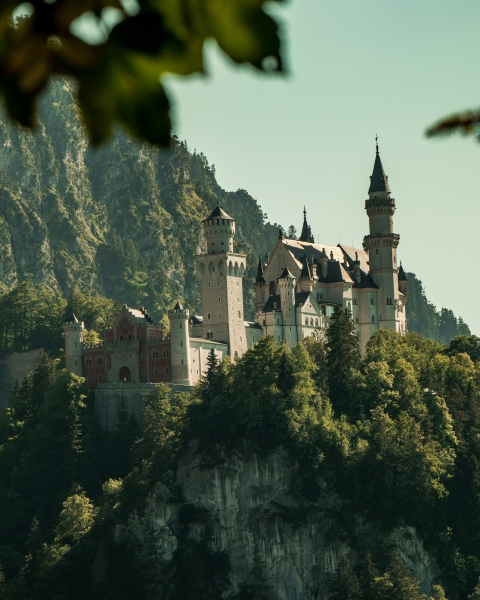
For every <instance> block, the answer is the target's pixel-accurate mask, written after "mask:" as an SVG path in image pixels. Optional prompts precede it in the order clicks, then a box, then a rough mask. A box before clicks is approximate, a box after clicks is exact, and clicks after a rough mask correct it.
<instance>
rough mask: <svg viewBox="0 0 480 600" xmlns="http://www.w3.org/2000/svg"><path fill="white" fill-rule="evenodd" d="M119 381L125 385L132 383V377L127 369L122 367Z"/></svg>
mask: <svg viewBox="0 0 480 600" xmlns="http://www.w3.org/2000/svg"><path fill="white" fill-rule="evenodd" d="M120 381H124V382H125V383H130V382H131V381H132V375H131V373H130V369H129V368H128V367H122V368H121V369H120Z"/></svg>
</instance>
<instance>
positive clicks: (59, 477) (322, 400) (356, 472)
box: [0, 310, 480, 600]
mask: <svg viewBox="0 0 480 600" xmlns="http://www.w3.org/2000/svg"><path fill="white" fill-rule="evenodd" d="M330 327H331V330H330V332H331V333H333V332H334V331H335V332H336V338H335V339H334V337H333V335H330V336H328V335H327V340H326V342H325V343H323V342H321V341H319V340H316V339H314V338H307V339H306V340H305V341H304V342H303V343H302V344H298V345H297V346H295V347H294V348H292V349H290V348H288V347H287V346H285V345H282V346H280V347H278V346H277V345H276V344H275V342H274V340H273V339H272V338H270V337H266V338H262V339H261V340H260V341H259V342H258V343H257V344H256V345H255V346H254V347H253V348H251V349H250V350H249V351H248V352H247V353H246V354H245V355H244V356H243V357H242V358H241V359H239V360H237V361H236V362H235V363H232V362H230V361H229V360H226V361H225V362H223V363H222V364H219V363H218V361H217V359H216V358H215V355H214V353H211V355H210V356H209V369H208V372H207V374H206V376H205V377H204V379H203V380H202V382H201V383H200V384H199V385H198V386H197V387H196V388H195V389H194V391H193V392H192V393H190V394H176V395H171V394H170V392H169V389H168V388H167V387H166V386H163V385H160V386H157V387H156V388H155V390H154V391H153V392H152V393H151V394H150V395H149V396H148V397H147V398H146V406H145V422H144V429H143V432H142V433H141V434H139V433H138V431H137V429H136V424H135V423H134V422H132V420H131V419H130V418H129V417H128V415H127V413H126V410H125V406H124V405H120V408H119V425H118V428H117V431H116V432H114V433H107V432H102V431H99V430H98V429H97V427H96V424H95V421H94V419H93V415H92V404H91V400H90V399H88V398H86V397H85V395H84V393H83V391H82V386H81V383H80V380H79V379H77V378H75V377H74V376H72V375H67V374H65V373H63V372H62V371H61V370H59V367H58V365H57V364H56V363H55V362H52V361H51V360H50V359H48V358H47V357H46V355H43V356H42V359H41V361H40V364H39V367H38V368H37V370H36V371H35V372H34V373H32V374H31V375H30V376H29V377H27V379H26V380H25V381H24V382H23V383H22V384H21V385H17V386H16V387H15V389H14V391H13V393H12V397H11V403H10V406H9V407H8V408H7V409H5V410H4V411H3V412H2V414H1V418H0V490H1V496H0V505H1V510H0V540H2V543H1V547H0V562H1V563H2V565H3V571H4V574H5V582H4V583H3V588H2V589H3V592H2V593H3V595H4V597H5V598H11V599H19V598H22V599H23V598H25V599H27V600H28V599H29V598H32V600H33V599H34V598H39V597H50V596H51V595H52V593H53V592H52V590H53V589H55V593H56V594H59V595H60V596H62V595H63V596H65V597H68V598H72V599H76V598H78V599H80V598H82V599H83V598H85V597H91V598H118V599H122V598H125V599H126V598H129V597H132V596H131V594H132V589H133V588H132V586H133V585H136V586H137V587H136V590H137V591H136V592H135V593H136V596H135V597H138V598H141V597H143V596H142V594H143V591H142V590H146V589H148V586H150V585H152V581H157V582H158V581H161V582H163V583H162V584H161V585H160V584H158V585H160V587H158V585H157V584H155V585H157V592H158V594H160V596H159V597H161V598H163V599H165V600H167V599H168V600H179V599H180V598H188V597H191V598H195V599H196V600H201V599H203V598H205V599H207V598H208V599H212V598H220V597H221V596H222V593H223V592H224V591H225V590H226V589H227V587H228V571H229V567H228V557H226V556H224V555H222V554H214V553H212V552H211V550H210V549H209V546H208V539H205V540H201V541H198V542H194V541H192V540H191V539H189V538H188V536H186V531H187V529H188V528H187V527H185V532H184V533H182V531H183V530H182V531H180V532H179V537H178V539H179V545H178V548H177V550H176V551H175V553H174V559H173V560H172V561H171V562H170V563H169V564H168V568H167V567H164V566H161V565H160V566H159V565H158V564H151V563H150V562H149V561H148V560H145V559H142V558H141V556H142V554H141V552H140V554H139V553H138V549H137V551H136V550H135V543H134V538H132V536H131V535H130V534H129V515H131V514H132V511H134V510H137V511H141V510H142V509H143V507H144V506H145V501H146V498H147V497H148V494H149V492H150V491H151V490H152V489H153V486H154V485H155V484H156V482H159V481H160V482H162V483H163V484H164V485H166V486H168V488H169V489H170V490H171V492H170V493H172V494H176V495H178V497H179V498H181V493H182V492H181V489H177V487H176V485H175V472H176V468H177V465H178V461H179V460H181V458H182V456H185V454H187V455H188V454H189V453H192V452H194V453H195V454H196V456H198V457H201V458H202V461H203V464H204V466H205V468H208V467H209V465H212V464H216V463H218V462H219V461H220V462H222V461H224V460H225V459H226V458H227V457H228V456H229V455H230V454H231V453H238V452H242V453H252V452H253V453H257V454H259V455H264V456H267V455H268V454H270V453H271V452H273V451H275V450H277V449H283V451H284V452H285V453H287V455H289V456H290V457H291V459H292V460H293V461H294V462H295V463H296V464H297V469H296V471H295V476H294V479H295V480H294V481H292V491H293V490H296V491H295V493H296V494H298V493H299V494H301V496H302V497H303V499H304V503H306V504H305V506H306V507H307V508H306V509H305V514H303V516H302V519H305V518H307V517H308V514H309V510H312V511H313V512H312V515H314V514H317V512H318V510H319V509H321V511H323V514H324V516H326V517H328V519H329V521H330V522H331V524H332V525H331V531H330V534H329V535H331V536H332V539H338V538H340V539H343V540H345V541H347V542H348V543H350V545H351V547H356V548H357V552H360V554H362V552H363V554H364V555H365V556H367V554H368V553H370V555H371V558H368V560H367V558H365V559H362V560H360V561H357V562H356V563H352V564H353V566H351V564H350V562H349V561H348V560H347V559H346V558H345V559H344V560H343V561H342V563H341V564H340V565H339V567H338V570H337V574H336V575H335V577H334V578H333V579H332V581H331V593H332V594H333V598H337V597H338V598H341V597H343V598H347V597H351V598H354V599H356V600H366V599H367V598H378V599H379V600H380V598H382V600H385V599H387V598H388V599H391V600H397V599H398V600H404V599H405V600H406V599H407V598H409V599H417V598H418V599H419V600H420V599H421V598H422V596H421V594H420V593H419V591H418V584H417V583H416V582H415V580H414V578H413V576H412V574H411V573H410V572H409V571H408V569H407V568H406V567H405V566H404V565H403V563H401V561H399V559H398V556H392V555H391V552H390V551H389V549H388V547H386V546H385V541H384V540H386V539H387V538H388V536H387V533H388V532H389V531H391V530H392V529H393V528H395V527H398V526H412V527H415V528H416V531H417V533H418V535H419V536H420V537H421V539H422V540H423V542H424V544H425V547H426V548H427V549H428V551H429V552H430V553H431V554H432V555H434V556H435V557H436V559H437V561H438V563H439V565H440V567H441V570H442V575H441V578H440V579H441V581H439V582H437V584H438V585H437V587H436V588H434V590H433V592H432V594H433V598H435V600H441V599H442V598H446V597H448V598H450V599H451V600H453V599H455V600H467V598H468V597H469V595H471V598H476V596H475V594H478V589H480V587H478V586H477V581H478V578H479V576H480V445H479V442H478V440H479V439H480V362H479V361H478V359H479V351H478V344H479V340H478V339H477V338H475V337H473V336H463V337H457V338H455V339H454V340H453V341H452V343H451V344H450V346H448V347H445V346H441V345H439V344H438V343H437V342H435V341H434V340H431V339H426V338H424V337H422V336H420V335H419V334H416V333H410V334H407V335H405V336H400V335H398V334H397V333H395V332H393V331H380V332H377V334H375V336H374V337H373V338H372V340H371V341H370V343H369V345H368V349H367V352H366V354H365V356H364V357H363V358H362V357H360V356H359V355H358V353H357V352H356V348H355V345H354V344H352V343H351V341H352V339H353V337H352V334H351V316H350V314H349V313H343V312H342V311H341V310H337V311H335V313H334V315H333V317H332V318H331V325H330ZM341 365H343V367H342V369H343V370H342V371H341V378H342V385H341V387H338V381H337V380H336V379H335V376H334V374H335V373H338V372H339V371H338V369H339V368H340V366H341ZM321 482H323V483H322V484H321V485H320V483H321ZM309 506H310V507H311V508H308V507H309ZM315 511H317V512H315ZM287 512H288V511H286V513H287ZM286 513H285V514H286ZM203 518H204V515H203V514H202V512H201V511H199V509H197V508H195V507H194V506H189V505H184V506H183V507H182V513H181V522H182V523H185V526H186V525H187V524H188V523H189V522H201V520H202V519H203ZM281 518H291V516H290V517H287V516H285V517H281ZM322 518H324V517H322ZM358 519H360V520H362V521H364V522H365V523H368V524H369V526H370V527H371V528H373V529H371V532H372V534H371V535H370V536H369V537H368V540H367V539H365V540H363V541H362V540H359V539H358V537H356V528H357V524H358ZM292 522H293V521H292ZM375 531H376V532H377V534H376V535H375V534H373V532H375ZM359 544H360V547H359ZM362 544H363V546H362ZM260 559H261V557H260ZM159 569H160V571H159ZM187 574H189V575H190V574H191V577H188V576H187ZM134 582H135V583H134ZM139 582H140V583H139ZM189 582H190V583H189ZM251 585H252V584H251V583H249V584H248V585H247V583H245V584H244V585H242V586H241V589H240V591H239V593H238V598H246V597H249V594H251V593H252V590H251ZM249 586H250V587H249ZM255 586H256V587H255ZM342 586H343V587H342ZM345 586H347V587H345ZM348 586H350V587H348ZM362 586H363V587H362ZM369 586H370V587H369ZM476 586H477V587H476ZM254 587H255V589H257V591H258V594H259V596H258V597H262V598H268V597H269V596H268V585H267V584H266V583H265V581H263V580H262V576H261V569H260V568H259V574H258V585H257V584H254ZM347 588H348V590H350V591H348V590H347V591H348V594H350V595H348V594H347V595H345V594H346V593H347V592H345V589H347ZM252 589H253V588H252ZM368 589H370V591H368ZM443 589H444V590H445V593H444V592H443ZM342 590H343V591H342ZM365 590H367V591H365ZM475 590H477V591H475ZM335 594H336V595H335ZM342 594H343V596H342ZM409 594H410V595H409Z"/></svg>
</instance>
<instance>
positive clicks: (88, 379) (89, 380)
mask: <svg viewBox="0 0 480 600" xmlns="http://www.w3.org/2000/svg"><path fill="white" fill-rule="evenodd" d="M87 381H88V383H90V382H91V381H92V378H91V377H90V375H89V376H88V377H87Z"/></svg>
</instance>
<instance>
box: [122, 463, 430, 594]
mask: <svg viewBox="0 0 480 600" xmlns="http://www.w3.org/2000/svg"><path fill="white" fill-rule="evenodd" d="M294 474H295V466H294V465H292V464H291V463H290V462H289V460H288V458H287V457H286V456H285V455H284V454H283V453H282V452H276V453H274V454H272V455H271V456H269V457H268V458H260V457H258V456H257V455H255V454H251V455H249V456H240V455H239V456H236V457H232V458H230V459H229V460H228V461H227V462H226V463H225V464H223V465H221V466H215V467H210V468H202V467H201V465H200V464H199V461H198V459H197V460H196V459H195V458H193V460H192V457H189V458H188V459H184V460H183V461H182V462H181V464H180V466H179V469H178V472H177V477H176V481H175V483H174V485H172V489H176V490H177V492H176V495H174V494H172V491H171V490H170V489H168V488H167V487H165V486H164V485H162V484H160V483H159V484H157V485H156V487H155V492H154V493H153V494H152V495H151V497H150V498H149V502H148V505H147V508H146V510H145V512H144V514H142V515H137V514H136V513H135V514H134V515H133V516H132V518H131V520H130V524H129V527H128V528H127V532H126V533H127V534H128V533H130V534H131V535H132V536H133V538H134V539H136V541H137V547H138V552H139V554H140V555H141V556H142V558H143V561H144V562H146V563H150V564H151V565H152V567H151V569H152V570H153V571H155V577H152V581H154V583H153V584H152V586H151V590H150V592H151V593H150V597H151V598H152V599H154V598H157V597H160V595H161V593H160V590H161V587H162V585H164V580H165V573H166V572H167V571H168V569H169V564H170V563H171V561H172V560H174V557H175V555H176V554H178V552H179V551H181V550H182V545H185V540H186V539H187V540H188V539H189V540H196V541H197V542H199V543H202V542H203V543H205V545H206V547H207V548H208V550H209V551H210V552H213V553H214V554H215V555H216V556H217V557H219V561H220V557H222V556H223V557H225V555H226V557H228V560H227V564H228V573H227V574H226V578H227V579H228V581H229V583H228V585H227V589H226V590H225V592H224V594H225V596H226V597H230V596H229V594H234V593H237V592H239V590H241V589H242V587H243V589H246V588H248V586H257V587H258V585H259V581H261V585H262V586H263V587H264V588H265V592H266V594H267V596H268V597H269V598H272V599H275V600H300V599H302V600H307V599H308V600H310V599H311V600H316V599H319V598H325V597H327V596H328V593H327V586H328V583H329V580H330V578H331V575H332V573H333V572H334V571H335V569H336V567H337V565H338V563H339V560H340V558H341V557H342V556H343V555H344V554H346V553H349V555H350V557H351V558H352V559H353V560H354V561H355V560H356V559H357V558H358V557H357V556H356V552H355V547H356V543H357V542H360V543H361V545H362V546H364V547H365V546H367V547H368V546H369V545H374V544H375V537H376V536H375V532H374V531H373V530H372V528H371V527H369V526H367V525H365V524H363V523H362V522H361V520H358V522H357V524H356V526H355V540H353V543H352V540H350V542H348V541H346V540H345V538H344V536H342V535H340V534H339V531H338V530H335V523H334V520H332V518H331V517H329V516H328V514H329V508H331V507H332V506H333V505H335V504H336V503H337V500H336V499H334V498H332V497H331V496H330V497H328V498H323V500H321V501H320V502H318V503H315V504H307V503H306V502H305V500H304V499H302V497H301V496H300V495H299V494H296V493H295V491H294V488H293V487H292V482H293V481H294ZM178 490H180V492H179V491H178ZM123 535H125V531H124V530H123V528H121V529H120V530H119V531H117V536H120V537H121V536H123ZM381 543H382V544H383V547H384V548H387V549H397V550H398V551H399V552H400V555H401V557H402V558H403V560H404V562H405V563H406V564H407V565H408V566H409V567H410V568H411V569H412V571H413V573H414V574H415V577H416V578H417V580H418V581H419V582H420V583H421V588H422V591H423V592H425V593H429V592H430V591H431V586H432V581H433V580H434V578H435V577H437V576H438V575H439V569H438V567H437V565H436V563H435V561H434V560H433V559H432V558H431V557H430V556H429V554H428V553H427V552H426V551H425V550H424V548H423V545H422V542H421V541H420V539H419V538H418V537H417V535H416V533H415V530H414V529H413V528H411V527H401V528H397V529H395V530H393V532H391V533H390V534H389V535H388V536H387V537H386V538H384V539H383V540H382V542H381Z"/></svg>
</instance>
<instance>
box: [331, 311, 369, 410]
mask: <svg viewBox="0 0 480 600" xmlns="http://www.w3.org/2000/svg"><path fill="white" fill-rule="evenodd" d="M354 329H355V328H354V324H353V321H352V315H351V312H350V311H348V310H345V311H344V310H342V308H341V307H340V306H335V308H334V311H333V315H332V316H331V318H330V323H329V326H328V329H327V334H326V335H327V343H326V348H327V367H328V387H329V392H330V400H331V402H332V406H333V408H334V410H335V411H337V412H338V413H339V414H340V413H344V414H347V415H350V414H351V413H352V402H351V398H350V394H349V392H348V385H347V384H348V375H349V372H350V369H357V368H358V367H359V366H360V360H361V358H360V351H359V348H358V340H357V338H356V337H355V335H354Z"/></svg>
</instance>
